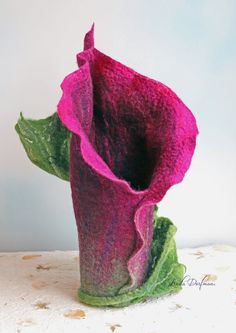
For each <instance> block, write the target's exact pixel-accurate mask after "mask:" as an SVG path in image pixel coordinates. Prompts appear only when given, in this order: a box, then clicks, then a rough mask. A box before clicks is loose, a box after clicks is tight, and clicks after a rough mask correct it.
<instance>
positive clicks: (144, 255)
mask: <svg viewBox="0 0 236 333" xmlns="http://www.w3.org/2000/svg"><path fill="white" fill-rule="evenodd" d="M77 62H78V66H79V69H78V70H76V71H74V72H73V73H71V74H69V75H68V76H67V77H66V78H65V79H64V81H63V83H62V85H61V87H62V90H63V95H62V97H61V99H60V101H59V104H58V116H59V118H60V120H61V122H62V124H63V125H64V126H65V127H66V128H67V129H68V130H69V131H70V132H72V139H71V143H70V183H71V190H72V199H73V206H74V212H75V217H76V223H77V227H78V235H79V248H80V275H81V287H80V291H81V295H90V296H95V297H115V296H117V295H121V294H125V293H126V294H127V293H129V292H131V291H133V290H135V289H136V288H140V286H141V285H142V284H143V283H144V281H145V279H146V277H147V274H148V263H149V258H150V253H151V248H152V241H153V210H154V205H155V204H156V203H158V202H159V201H160V200H161V199H162V198H163V196H164V195H165V193H166V191H167V190H168V189H169V188H170V187H171V186H172V185H174V184H177V183H179V182H181V181H182V179H183V177H184V174H185V172H186V171H187V169H188V168H189V166H190V162H191V159H192V155H193V153H194V149H195V145H196V136H197V134H198V129H197V125H196V120H195V118H194V116H193V114H192V113H191V111H190V110H189V109H188V108H187V106H186V105H185V104H184V103H183V102H182V101H181V100H180V99H179V98H178V97H177V96H176V94H175V93H174V92H173V91H172V90H171V89H169V88H168V87H167V86H165V85H164V84H162V83H160V82H158V81H155V80H153V79H150V78H147V77H145V76H143V75H141V74H139V73H137V72H136V71H134V70H132V69H130V68H128V67H127V66H125V65H123V64H121V63H119V62H118V61H115V60H114V59H112V58H110V57H108V56H107V55H105V54H103V53H102V52H100V51H99V50H97V49H96V48H95V47H94V26H92V28H91V30H90V31H89V32H88V33H87V34H86V36H85V39H84V51H82V52H80V53H79V54H78V55H77ZM91 302H92V301H91Z"/></svg>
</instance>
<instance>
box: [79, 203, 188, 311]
mask: <svg viewBox="0 0 236 333" xmlns="http://www.w3.org/2000/svg"><path fill="white" fill-rule="evenodd" d="M175 232H176V227H175V226H174V225H173V223H172V222H171V221H170V220H169V219H168V218H165V217H157V209H156V210H155V213H154V232H153V242H152V249H151V254H150V260H149V268H148V273H147V276H146V279H145V281H144V283H143V284H142V286H141V287H139V288H137V289H135V290H133V291H129V292H126V293H123V294H118V295H116V296H108V297H99V296H93V295H89V294H87V293H85V292H83V291H82V290H81V289H79V290H78V297H79V300H80V301H81V302H82V303H85V304H89V305H92V306H97V307H104V306H111V307H124V306H128V305H130V304H134V303H137V302H141V301H144V300H145V299H147V298H154V297H160V296H163V295H166V294H171V293H176V292H178V291H180V290H181V282H182V280H183V276H184V273H185V266H184V265H183V264H180V263H179V262H178V258H177V253H176V244H175V240H174V238H173V236H174V234H175Z"/></svg>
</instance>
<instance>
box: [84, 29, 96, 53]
mask: <svg viewBox="0 0 236 333" xmlns="http://www.w3.org/2000/svg"><path fill="white" fill-rule="evenodd" d="M91 47H94V23H93V24H92V26H91V29H90V30H89V31H88V32H87V33H86V35H85V37H84V50H87V49H90V48H91Z"/></svg>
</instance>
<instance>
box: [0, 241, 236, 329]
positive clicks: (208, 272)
mask: <svg viewBox="0 0 236 333" xmlns="http://www.w3.org/2000/svg"><path fill="white" fill-rule="evenodd" d="M178 254H179V259H180V262H182V263H184V264H185V265H186V266H187V272H186V274H185V278H184V280H183V289H182V291H181V292H180V293H178V294H175V295H171V296H167V297H163V298H159V299H154V300H151V301H146V302H144V303H141V304H137V305H133V306H130V307H128V308H123V309H109V308H106V309H101V308H92V307H89V306H86V305H84V304H81V303H79V302H78V300H77V297H76V292H77V288H78V287H79V271H78V253H77V252H76V251H54V252H30V253H29V252H16V253H0V333H11V332H16V333H24V332H25V333H26V332H29V333H34V332H35V333H36V332H40V333H43V332H50V333H54V332H55V333H60V332H82V333H86V332H92V333H97V332H99V333H102V332H104V333H105V332H107V333H109V332H115V333H124V332H129V333H130V332H135V333H139V332H140V333H141V332H142V333H170V332H174V331H175V332H176V331H177V332H182V333H185V332H186V333H187V332H191V333H195V332H198V333H199V332H207V333H210V332H217V333H218V332H219V333H222V332H227V333H231V332H232V333H235V332H236V248H234V247H231V246H226V245H212V246H208V247H201V248H194V249H190V248H188V249H181V250H179V251H178Z"/></svg>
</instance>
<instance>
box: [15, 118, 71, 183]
mask: <svg viewBox="0 0 236 333" xmlns="http://www.w3.org/2000/svg"><path fill="white" fill-rule="evenodd" d="M15 129H16V131H17V133H18V134H19V137H20V140H21V142H22V144H23V146H24V148H25V151H26V153H27V155H28V157H29V159H30V160H31V161H32V162H33V163H34V164H35V165H37V166H38V167H39V168H41V169H43V170H44V171H46V172H48V173H51V174H53V175H55V176H57V177H59V178H61V179H63V180H69V145H70V138H71V133H70V132H69V131H68V130H67V129H66V128H65V127H64V126H63V125H62V123H61V121H60V119H59V118H58V116H57V113H54V114H53V115H52V116H50V117H48V118H45V119H40V120H33V119H25V118H24V117H23V115H22V113H21V114H20V119H19V120H18V122H17V124H16V126H15Z"/></svg>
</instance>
